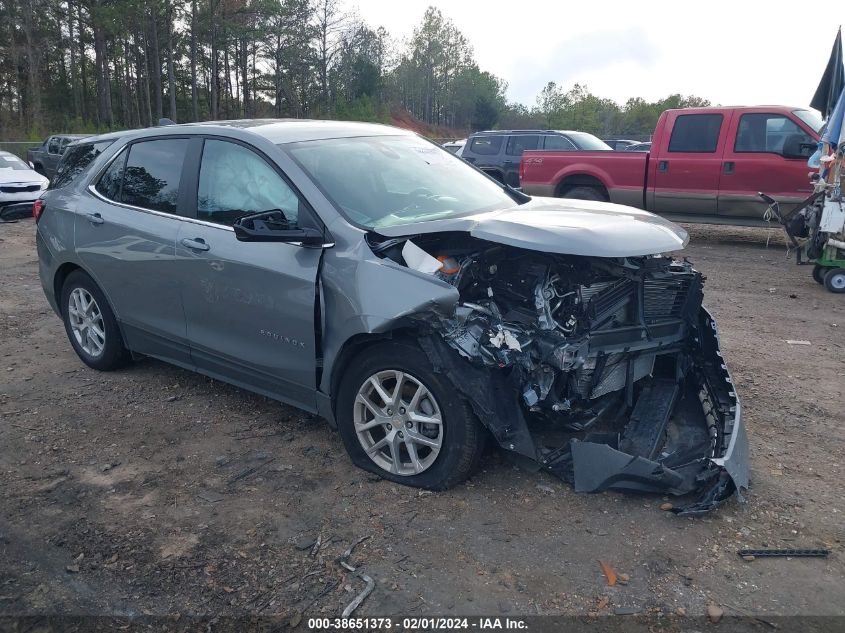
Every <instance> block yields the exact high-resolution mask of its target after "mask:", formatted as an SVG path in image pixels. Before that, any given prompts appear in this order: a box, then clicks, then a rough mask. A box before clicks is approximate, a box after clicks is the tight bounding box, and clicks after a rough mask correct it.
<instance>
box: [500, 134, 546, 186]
mask: <svg viewBox="0 0 845 633" xmlns="http://www.w3.org/2000/svg"><path fill="white" fill-rule="evenodd" d="M539 144H540V135H539V134H512V135H511V136H509V137H508V142H507V143H506V144H505V160H504V163H503V169H504V176H505V184H507V185H510V186H511V187H519V162H520V161H521V160H522V153H523V152H524V151H525V150H527V149H538V148H539Z"/></svg>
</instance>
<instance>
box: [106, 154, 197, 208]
mask: <svg viewBox="0 0 845 633" xmlns="http://www.w3.org/2000/svg"><path fill="white" fill-rule="evenodd" d="M187 151H188V139H185V138H169V139H161V140H156V141H143V142H141V143H134V144H133V145H132V146H131V147H130V148H129V156H128V157H127V159H126V168H125V169H124V172H123V187H122V188H121V200H120V201H121V202H125V203H126V204H131V205H133V206H136V207H142V208H144V209H152V210H154V211H165V212H167V213H174V212H175V211H176V201H177V198H178V197H179V181H180V180H181V177H182V163H184V162H185V153H186V152H187Z"/></svg>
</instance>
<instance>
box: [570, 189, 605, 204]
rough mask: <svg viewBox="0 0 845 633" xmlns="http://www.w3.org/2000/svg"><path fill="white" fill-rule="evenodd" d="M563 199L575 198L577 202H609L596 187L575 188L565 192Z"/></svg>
mask: <svg viewBox="0 0 845 633" xmlns="http://www.w3.org/2000/svg"><path fill="white" fill-rule="evenodd" d="M561 198H575V199H577V200H595V201H597V202H608V199H607V196H605V195H604V194H603V193H602V192H601V191H599V190H598V189H596V188H595V187H573V188H572V189H568V190H567V191H565V192H564V194H563V195H562V196H561Z"/></svg>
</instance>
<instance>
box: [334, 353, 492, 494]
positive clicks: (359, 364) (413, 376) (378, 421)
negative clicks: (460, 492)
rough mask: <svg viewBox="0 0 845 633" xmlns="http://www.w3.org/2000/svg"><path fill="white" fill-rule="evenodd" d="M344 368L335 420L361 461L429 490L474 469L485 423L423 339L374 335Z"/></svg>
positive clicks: (387, 476)
mask: <svg viewBox="0 0 845 633" xmlns="http://www.w3.org/2000/svg"><path fill="white" fill-rule="evenodd" d="M340 371H342V372H343V373H342V377H341V379H340V381H339V384H338V388H337V392H336V394H335V395H336V408H335V411H336V412H337V413H336V416H337V418H336V419H337V428H338V431H340V436H341V438H342V439H343V444H344V446H345V447H346V451H347V452H348V453H349V456H350V457H351V458H352V461H353V462H354V463H355V464H356V465H357V466H358V467H359V468H363V469H364V470H369V471H370V472H373V473H376V474H378V475H379V476H380V477H384V478H385V479H389V480H390V481H395V482H396V483H400V484H403V485H406V486H415V487H418V488H427V489H429V490H446V489H447V488H451V487H452V486H454V485H455V484H458V483H460V482H462V481H464V480H465V479H466V478H467V477H468V476H469V475H470V473H472V471H473V470H474V469H475V467H476V465H477V464H478V461H479V459H480V458H481V453H482V451H483V449H484V429H483V427H482V426H481V425H480V423H479V422H478V419H477V418H476V417H475V415H474V414H473V412H472V410H471V409H470V407H469V405H468V403H467V402H466V400H464V398H463V397H462V396H461V393H460V391H459V390H458V389H457V388H456V387H455V385H454V384H453V383H452V382H451V381H450V380H449V379H448V377H447V376H446V375H445V374H444V373H443V372H442V371H435V370H434V368H433V367H432V364H431V361H430V360H429V358H428V356H426V354H425V353H424V352H423V351H422V349H421V348H420V347H419V346H417V345H416V344H414V343H412V342H409V341H382V342H378V343H374V344H372V345H368V346H366V347H364V348H363V349H361V350H360V351H359V352H358V354H357V355H356V356H355V357H354V358H352V359H351V360H349V361H348V362H347V363H345V364H344V365H343V366H342V368H341V370H340Z"/></svg>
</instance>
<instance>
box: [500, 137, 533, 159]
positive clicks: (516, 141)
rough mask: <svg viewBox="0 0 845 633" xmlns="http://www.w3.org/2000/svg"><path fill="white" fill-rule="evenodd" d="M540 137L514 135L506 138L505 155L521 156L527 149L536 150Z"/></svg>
mask: <svg viewBox="0 0 845 633" xmlns="http://www.w3.org/2000/svg"><path fill="white" fill-rule="evenodd" d="M539 142H540V137H539V136H536V135H534V134H514V135H513V136H511V137H510V138H508V145H507V147H506V148H505V153H506V154H507V155H508V156H522V152H524V151H525V150H527V149H537V144H538V143H539Z"/></svg>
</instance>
